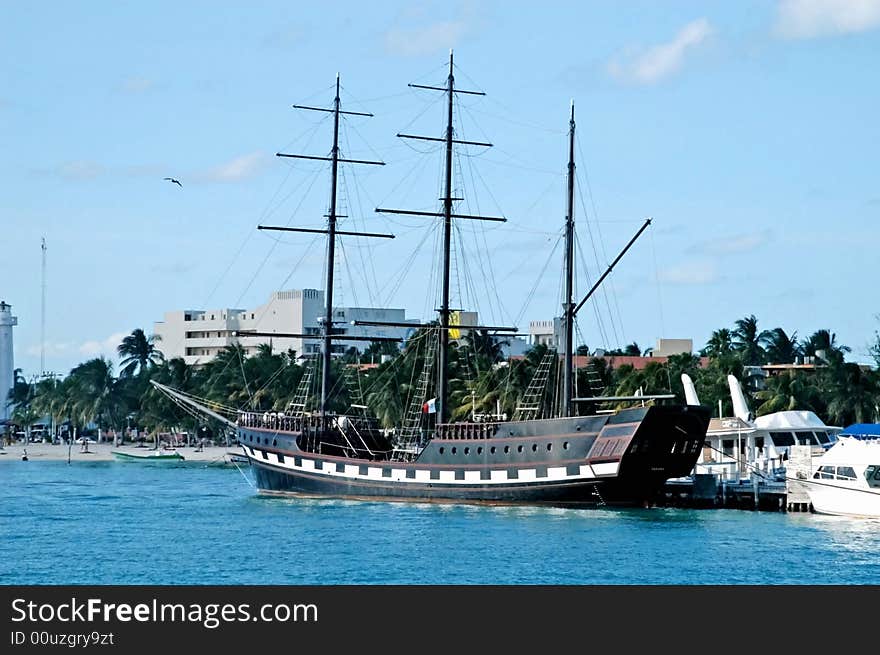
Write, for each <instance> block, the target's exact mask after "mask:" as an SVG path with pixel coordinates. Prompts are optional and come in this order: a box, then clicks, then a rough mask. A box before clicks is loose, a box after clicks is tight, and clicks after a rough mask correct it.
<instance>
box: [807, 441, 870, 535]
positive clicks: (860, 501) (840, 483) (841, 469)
mask: <svg viewBox="0 0 880 655" xmlns="http://www.w3.org/2000/svg"><path fill="white" fill-rule="evenodd" d="M815 464H816V466H817V467H818V468H817V469H816V471H815V473H813V476H812V478H811V479H810V480H804V481H803V482H805V483H806V484H805V486H806V488H807V493H808V494H809V496H810V502H811V503H812V505H813V511H814V512H816V513H817V514H832V515H835V516H854V517H866V518H880V425H876V424H873V425H864V424H860V425H851V426H850V427H848V428H846V429H845V430H844V431H843V432H841V433H840V435H839V439H838V440H837V442H836V443H835V444H834V446H832V447H831V448H830V449H829V450H828V451H827V452H826V453H825V454H824V455H822V456H821V457H818V458H817V459H816V462H815Z"/></svg>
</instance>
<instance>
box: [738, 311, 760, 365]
mask: <svg viewBox="0 0 880 655" xmlns="http://www.w3.org/2000/svg"><path fill="white" fill-rule="evenodd" d="M735 325H736V327H735V328H734V330H733V332H732V333H731V335H732V336H733V339H734V341H733V347H734V349H735V350H736V351H737V352H739V353H741V354H742V358H743V364H745V365H746V366H753V365H756V364H761V363H762V362H763V361H764V349H763V348H761V337H762V336H763V333H761V332H758V319H757V318H755V315H754V314H751V315H750V316H746V317H745V318H741V319H739V320H738V321H736V323H735Z"/></svg>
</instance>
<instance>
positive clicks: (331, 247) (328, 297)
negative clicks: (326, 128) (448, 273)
mask: <svg viewBox="0 0 880 655" xmlns="http://www.w3.org/2000/svg"><path fill="white" fill-rule="evenodd" d="M340 104H341V103H340V101H339V74H338V73H337V74H336V97H335V98H334V99H333V109H326V108H323V107H306V106H303V105H293V106H294V108H295V109H308V110H311V111H325V112H331V113H332V114H333V148H332V149H331V150H330V156H329V157H315V156H311V155H290V154H285V153H281V152H278V153H275V156H276V157H291V158H294V159H317V160H321V161H329V162H330V170H331V181H330V209H329V211H328V213H327V217H326V218H327V229H326V230H314V229H306V228H291V227H274V226H266V225H260V226H259V229H261V230H281V231H285V232H321V233H324V234H326V235H327V283H326V284H327V287H326V289H325V291H324V300H325V301H326V303H325V306H324V326H323V327H324V330H323V332H324V334H323V348H322V353H321V355H322V359H323V366H322V367H321V416H322V417H323V416H326V415H327V409H328V405H329V400H330V359H331V357H332V345H331V342H332V340H333V339H334V338H345V337H342V336H341V335H340V336H339V337H335V336H334V333H333V272H334V271H333V268H334V257H335V255H336V237H337V236H338V235H340V234H346V235H351V236H362V237H381V238H391V239H393V238H394V235H391V234H374V233H367V232H340V231H337V230H336V220H337V219H338V218H340V216H339V215H338V214H337V213H336V181H337V172H338V168H339V164H340V163H341V162H344V163H348V164H374V165H376V166H384V165H385V162H381V161H364V160H359V159H343V158H341V157H340V156H339V117H340V116H341V115H345V114H348V115H352V116H372V115H373V114H367V113H363V112H358V111H342V109H340ZM242 334H243V336H247V333H244V332H243V333H242ZM348 338H349V339H350V338H351V337H348Z"/></svg>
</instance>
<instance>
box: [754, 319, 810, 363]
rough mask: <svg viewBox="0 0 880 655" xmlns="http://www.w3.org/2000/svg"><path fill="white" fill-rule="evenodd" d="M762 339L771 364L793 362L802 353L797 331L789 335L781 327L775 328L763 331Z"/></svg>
mask: <svg viewBox="0 0 880 655" xmlns="http://www.w3.org/2000/svg"><path fill="white" fill-rule="evenodd" d="M760 340H761V344H762V345H763V346H764V351H765V352H766V354H767V362H768V363H770V364H793V363H794V360H795V358H796V357H797V356H798V355H800V354H801V346H800V344H799V343H798V340H797V332H792V333H791V336H789V335H787V334H786V333H785V330H783V329H782V328H781V327H778V328H773V329H772V330H765V331H764V332H762V333H761V336H760Z"/></svg>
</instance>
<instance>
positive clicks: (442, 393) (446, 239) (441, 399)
mask: <svg viewBox="0 0 880 655" xmlns="http://www.w3.org/2000/svg"><path fill="white" fill-rule="evenodd" d="M446 88H447V94H448V96H449V105H448V110H447V122H446V187H445V190H446V195H445V197H444V198H443V292H442V298H441V301H440V348H439V353H438V354H439V358H440V361H439V366H438V367H437V368H438V369H439V374H438V379H437V387H438V388H437V422H438V423H443V422H445V421H446V417H447V416H448V413H449V412H448V411H447V410H448V400H449V372H448V371H447V370H446V369H447V367H448V366H449V256H450V250H451V246H450V241H451V240H452V104H453V103H452V99H453V95H454V93H455V76H454V75H453V71H452V50H450V51H449V78H448V79H447V80H446Z"/></svg>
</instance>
